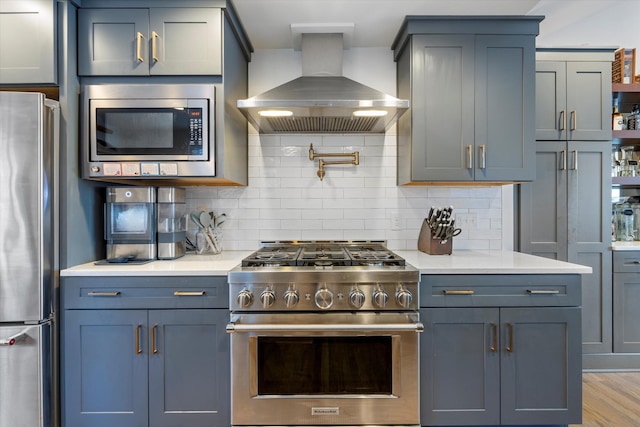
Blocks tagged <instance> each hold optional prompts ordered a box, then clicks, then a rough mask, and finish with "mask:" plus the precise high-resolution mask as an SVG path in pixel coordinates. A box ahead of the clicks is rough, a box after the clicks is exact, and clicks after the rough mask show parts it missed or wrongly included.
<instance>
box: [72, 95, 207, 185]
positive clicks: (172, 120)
mask: <svg viewBox="0 0 640 427" xmlns="http://www.w3.org/2000/svg"><path fill="white" fill-rule="evenodd" d="M82 111H83V112H82V120H81V125H82V126H81V131H82V136H81V148H82V149H81V155H82V176H83V178H87V179H104V180H116V179H134V180H135V179H145V180H148V179H162V178H169V179H171V178H181V177H213V176H215V172H216V171H215V142H214V141H215V136H214V135H215V86H214V85H206V84H201V85H177V84H153V85H112V84H104V85H86V86H84V87H83V91H82Z"/></svg>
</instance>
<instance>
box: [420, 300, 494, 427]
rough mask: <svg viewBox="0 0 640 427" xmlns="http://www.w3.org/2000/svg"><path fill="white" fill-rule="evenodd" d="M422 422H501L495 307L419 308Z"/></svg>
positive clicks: (462, 423) (435, 424)
mask: <svg viewBox="0 0 640 427" xmlns="http://www.w3.org/2000/svg"><path fill="white" fill-rule="evenodd" d="M420 318H421V319H422V321H423V322H424V325H425V329H424V333H423V334H421V337H420V353H421V357H420V372H421V376H420V401H421V402H420V423H421V425H423V426H424V425H430V426H431V425H433V426H437V425H471V424H473V425H498V424H500V397H499V396H500V384H499V378H500V376H499V371H500V367H499V363H500V353H499V345H500V343H499V339H498V333H499V332H498V325H499V311H498V309H497V308H429V309H422V310H420Z"/></svg>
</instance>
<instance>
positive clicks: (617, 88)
mask: <svg viewBox="0 0 640 427" xmlns="http://www.w3.org/2000/svg"><path fill="white" fill-rule="evenodd" d="M611 91H612V92H638V93H640V84H638V83H612V84H611Z"/></svg>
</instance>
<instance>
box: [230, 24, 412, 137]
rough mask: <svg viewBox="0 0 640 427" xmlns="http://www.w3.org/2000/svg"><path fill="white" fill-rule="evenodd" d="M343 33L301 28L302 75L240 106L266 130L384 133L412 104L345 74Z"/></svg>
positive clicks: (256, 126)
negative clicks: (306, 30) (309, 31)
mask: <svg viewBox="0 0 640 427" xmlns="http://www.w3.org/2000/svg"><path fill="white" fill-rule="evenodd" d="M343 43H344V42H343V34H340V33H303V34H302V42H301V51H302V77H298V78H297V79H294V80H292V81H290V82H287V83H285V84H283V85H280V86H278V87H276V88H274V89H271V90H269V91H267V92H264V93H261V94H260V95H256V96H254V97H252V98H249V99H242V100H239V101H238V103H237V105H238V108H239V109H240V111H242V113H243V114H244V115H245V116H246V117H247V119H248V120H249V122H250V123H251V124H252V125H253V126H254V127H255V128H256V129H257V130H258V132H259V133H262V134H273V133H384V132H385V130H387V129H388V128H389V127H391V126H392V125H393V124H394V123H395V122H396V120H397V119H398V117H400V116H401V115H402V113H404V112H405V111H406V110H407V109H408V108H409V101H408V100H402V99H398V98H395V97H393V96H391V95H387V94H385V93H384V92H380V91H378V90H376V89H373V88H371V87H368V86H365V85H363V84H360V83H358V82H356V81H354V80H351V79H348V78H346V77H344V76H343V75H342V53H343Z"/></svg>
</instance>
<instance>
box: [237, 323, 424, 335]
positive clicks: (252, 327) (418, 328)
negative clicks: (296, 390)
mask: <svg viewBox="0 0 640 427" xmlns="http://www.w3.org/2000/svg"><path fill="white" fill-rule="evenodd" d="M423 330H424V325H423V324H422V323H421V322H416V323H381V324H376V325H358V324H356V325H349V324H338V325H336V324H330V325H327V324H303V325H276V324H268V323H264V324H259V325H256V324H248V325H243V324H239V323H236V322H229V323H228V324H227V333H230V334H231V333H234V332H278V331H286V332H318V331H320V332H322V331H338V332H342V331H356V332H406V331H414V332H422V331H423Z"/></svg>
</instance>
